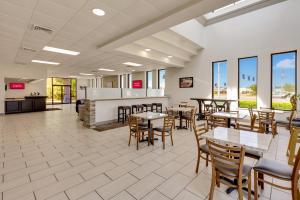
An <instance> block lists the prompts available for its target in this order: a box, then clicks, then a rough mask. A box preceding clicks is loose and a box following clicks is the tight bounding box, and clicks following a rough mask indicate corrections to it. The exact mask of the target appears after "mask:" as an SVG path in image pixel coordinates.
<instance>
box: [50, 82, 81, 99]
mask: <svg viewBox="0 0 300 200" xmlns="http://www.w3.org/2000/svg"><path fill="white" fill-rule="evenodd" d="M76 99H77V79H70V78H48V79H47V103H50V104H69V103H75V102H76Z"/></svg>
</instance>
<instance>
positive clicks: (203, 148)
mask: <svg viewBox="0 0 300 200" xmlns="http://www.w3.org/2000/svg"><path fill="white" fill-rule="evenodd" d="M193 129H194V133H195V137H196V142H197V155H198V156H197V165H196V173H198V171H199V164H200V158H202V159H204V160H206V167H207V166H208V161H209V159H208V156H209V151H208V145H207V143H206V140H205V139H204V138H203V137H202V135H203V134H204V133H206V132H207V131H208V126H207V123H202V124H198V125H196V123H194V125H193ZM204 140H205V143H202V144H201V141H204ZM202 154H205V156H203V155H202Z"/></svg>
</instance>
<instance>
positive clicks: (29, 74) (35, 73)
mask: <svg viewBox="0 0 300 200" xmlns="http://www.w3.org/2000/svg"><path fill="white" fill-rule="evenodd" d="M22 77H24V78H25V77H26V78H30V79H43V80H42V81H39V82H38V83H36V85H34V88H32V89H34V91H39V92H40V95H46V93H47V92H46V84H47V68H46V67H45V66H42V65H38V66H34V67H33V66H27V65H16V64H15V65H4V64H2V65H1V64H0V113H4V100H5V83H4V78H22ZM29 94H30V92H29ZM16 97H20V95H19V94H16Z"/></svg>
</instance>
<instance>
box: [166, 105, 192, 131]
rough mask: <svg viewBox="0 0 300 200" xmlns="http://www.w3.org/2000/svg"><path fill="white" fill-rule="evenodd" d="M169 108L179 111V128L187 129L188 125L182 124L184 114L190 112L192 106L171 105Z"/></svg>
mask: <svg viewBox="0 0 300 200" xmlns="http://www.w3.org/2000/svg"><path fill="white" fill-rule="evenodd" d="M168 110H172V111H175V112H179V126H177V129H187V127H183V126H182V116H183V113H184V112H190V111H191V110H192V108H189V107H170V108H168Z"/></svg>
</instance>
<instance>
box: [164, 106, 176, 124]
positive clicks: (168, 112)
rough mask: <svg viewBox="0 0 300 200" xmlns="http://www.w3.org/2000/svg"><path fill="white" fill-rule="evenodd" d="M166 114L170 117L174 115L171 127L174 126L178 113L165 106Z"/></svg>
mask: <svg viewBox="0 0 300 200" xmlns="http://www.w3.org/2000/svg"><path fill="white" fill-rule="evenodd" d="M166 114H167V115H168V116H170V117H174V122H173V129H175V127H176V119H179V113H178V112H177V111H173V110H170V109H169V108H168V107H166Z"/></svg>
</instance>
